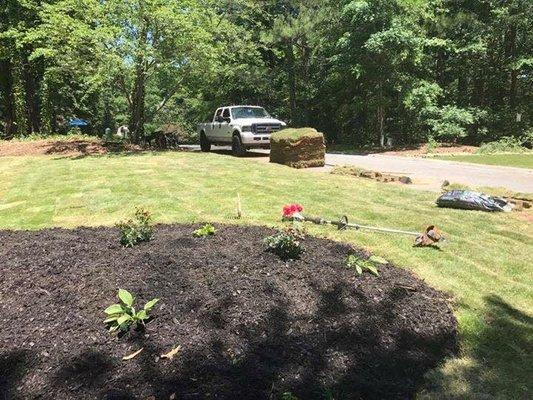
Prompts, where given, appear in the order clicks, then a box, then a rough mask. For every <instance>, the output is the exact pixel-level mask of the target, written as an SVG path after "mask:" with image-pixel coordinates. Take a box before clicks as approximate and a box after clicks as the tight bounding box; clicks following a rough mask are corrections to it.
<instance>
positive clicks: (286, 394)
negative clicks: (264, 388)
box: [280, 392, 298, 400]
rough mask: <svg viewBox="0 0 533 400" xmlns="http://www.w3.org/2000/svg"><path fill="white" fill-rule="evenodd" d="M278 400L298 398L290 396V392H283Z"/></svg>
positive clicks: (295, 399) (294, 399) (296, 399)
mask: <svg viewBox="0 0 533 400" xmlns="http://www.w3.org/2000/svg"><path fill="white" fill-rule="evenodd" d="M280 400H298V397H296V396H295V395H293V394H292V392H285V393H283V394H282V395H281V399H280Z"/></svg>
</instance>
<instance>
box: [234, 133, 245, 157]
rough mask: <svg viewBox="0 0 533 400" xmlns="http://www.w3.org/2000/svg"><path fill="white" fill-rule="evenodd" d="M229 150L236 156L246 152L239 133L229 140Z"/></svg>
mask: <svg viewBox="0 0 533 400" xmlns="http://www.w3.org/2000/svg"><path fill="white" fill-rule="evenodd" d="M231 152H232V153H233V155H234V156H237V157H242V156H243V155H245V154H246V148H245V147H244V146H243V144H242V141H241V137H240V136H239V135H234V136H233V139H232V141H231Z"/></svg>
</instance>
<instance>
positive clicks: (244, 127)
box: [242, 126, 252, 132]
mask: <svg viewBox="0 0 533 400" xmlns="http://www.w3.org/2000/svg"><path fill="white" fill-rule="evenodd" d="M242 131H243V132H251V131H252V127H251V126H243V127H242Z"/></svg>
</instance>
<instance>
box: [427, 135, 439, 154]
mask: <svg viewBox="0 0 533 400" xmlns="http://www.w3.org/2000/svg"><path fill="white" fill-rule="evenodd" d="M437 147H439V142H437V141H436V140H435V138H434V137H433V136H430V137H428V145H427V148H426V153H427V154H431V153H433V152H434V151H435V149H436V148H437Z"/></svg>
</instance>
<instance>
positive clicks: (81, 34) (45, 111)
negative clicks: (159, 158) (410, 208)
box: [0, 0, 533, 148]
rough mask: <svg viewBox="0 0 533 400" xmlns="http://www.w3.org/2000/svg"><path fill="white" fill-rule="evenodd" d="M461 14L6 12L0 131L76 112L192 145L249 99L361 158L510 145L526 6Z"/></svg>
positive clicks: (355, 1) (136, 8)
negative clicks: (220, 110)
mask: <svg viewBox="0 0 533 400" xmlns="http://www.w3.org/2000/svg"><path fill="white" fill-rule="evenodd" d="M470 3H471V2H453V1H425V0H420V1H419V0H373V1H362V0H343V1H337V0H295V1H290V2H289V1H286V0H268V1H260V2H258V1H253V0H238V1H234V0H221V1H215V0H205V1H204V0H185V1H180V2H176V1H172V0H132V1H128V2H124V1H119V0H106V1H98V0H87V1H84V2H83V7H80V2H79V1H78V0H57V1H49V0H47V1H36V0H26V1H24V2H21V1H8V2H7V3H6V6H5V7H4V8H3V9H2V14H1V15H2V18H0V27H1V29H0V32H1V33H0V93H1V94H2V95H1V96H0V109H1V110H2V113H1V114H0V118H1V119H2V122H4V123H5V126H6V127H7V126H11V128H10V132H9V133H1V132H0V135H4V136H10V137H11V136H13V126H15V125H16V129H15V130H16V132H17V133H16V134H15V135H14V136H19V137H20V136H24V135H28V134H32V133H38V131H41V132H45V133H49V132H58V133H65V132H66V131H67V130H68V120H69V119H70V118H72V117H75V116H77V117H81V118H85V119H88V120H89V121H90V122H91V127H90V128H88V130H90V131H91V133H93V134H97V135H98V136H101V135H102V134H103V132H104V130H105V128H107V127H109V128H111V129H112V130H113V131H116V128H117V126H118V125H121V124H128V125H130V130H131V132H132V137H133V139H134V140H139V141H143V138H144V136H145V135H146V136H148V137H150V136H152V134H153V132H155V131H156V130H157V129H158V128H159V127H160V126H161V125H164V124H169V123H172V124H179V125H180V126H182V127H183V128H184V130H185V131H187V134H186V135H183V137H184V138H185V140H186V141H190V140H194V134H193V132H194V130H195V125H196V123H198V122H201V121H202V120H206V119H208V116H209V115H210V114H212V112H213V109H214V108H215V107H217V106H220V105H221V104H232V103H233V104H236V103H260V104H261V105H264V106H265V107H267V108H268V109H269V110H270V111H271V112H273V113H275V114H278V115H279V116H280V117H281V118H283V119H286V120H288V121H289V122H290V123H291V125H292V126H295V127H301V126H313V127H314V128H316V129H318V130H319V131H320V132H324V134H325V136H326V138H327V139H328V141H329V142H331V143H341V142H345V143H351V144H356V145H357V147H358V148H361V147H362V146H364V145H375V144H379V143H381V142H382V141H384V139H385V138H386V137H392V138H394V139H395V141H396V143H399V142H418V141H421V140H426V139H427V138H428V137H430V136H432V137H434V138H436V139H438V140H462V139H465V140H466V139H468V141H469V142H472V143H481V142H487V141H490V140H494V139H497V138H499V137H500V136H501V135H502V134H503V133H504V134H505V135H507V136H513V137H520V136H522V135H523V134H524V132H528V130H530V129H531V124H532V118H531V115H533V114H532V113H531V104H533V101H532V100H533V98H532V93H533V91H532V90H531V79H529V77H530V76H531V68H532V65H533V61H532V60H533V59H532V57H531V54H530V49H531V48H532V47H533V35H531V34H530V31H531V29H530V27H531V25H532V17H531V15H533V2H531V1H529V2H528V1H525V0H510V1H507V2H502V1H497V0H487V1H484V2H474V3H472V4H470ZM191 44H194V45H191ZM519 116H520V117H519ZM12 122H14V124H13V123H12ZM2 125H4V124H0V126H2Z"/></svg>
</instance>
